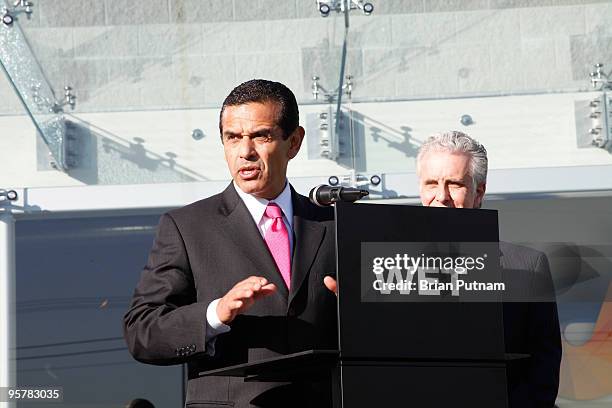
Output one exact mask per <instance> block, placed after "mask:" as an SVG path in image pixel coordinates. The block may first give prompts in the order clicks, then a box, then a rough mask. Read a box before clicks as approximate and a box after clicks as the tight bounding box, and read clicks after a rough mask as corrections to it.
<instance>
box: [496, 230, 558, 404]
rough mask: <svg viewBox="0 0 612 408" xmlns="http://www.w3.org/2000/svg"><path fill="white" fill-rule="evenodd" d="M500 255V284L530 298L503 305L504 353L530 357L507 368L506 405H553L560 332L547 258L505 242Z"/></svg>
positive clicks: (525, 297) (555, 395) (556, 383)
mask: <svg viewBox="0 0 612 408" xmlns="http://www.w3.org/2000/svg"><path fill="white" fill-rule="evenodd" d="M500 251H501V256H500V263H501V266H502V273H503V276H504V281H506V282H507V283H510V284H511V285H514V287H515V288H519V289H520V290H524V293H522V294H521V293H517V292H516V291H514V292H513V295H514V296H522V297H524V299H525V300H530V301H525V302H516V301H512V302H505V303H504V305H503V311H504V340H505V346H506V352H507V353H521V354H530V355H531V358H529V359H527V360H523V361H520V360H519V361H518V362H515V363H511V365H510V367H509V368H508V370H507V375H508V398H509V406H510V407H521V408H523V407H553V406H554V403H555V398H556V397H557V392H558V390H559V367H560V364H561V334H560V330H559V318H558V315H557V306H556V303H555V302H554V297H553V296H554V293H553V283H552V279H551V276H550V270H549V267H548V259H547V258H546V256H545V255H544V254H543V253H542V252H539V251H535V250H533V249H529V248H525V247H521V246H518V245H512V244H508V243H505V242H500ZM536 292H537V293H536ZM543 296H549V297H548V298H544V299H543V298H542V297H543ZM547 300H548V301H547Z"/></svg>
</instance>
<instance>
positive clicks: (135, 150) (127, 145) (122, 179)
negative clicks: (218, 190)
mask: <svg viewBox="0 0 612 408" xmlns="http://www.w3.org/2000/svg"><path fill="white" fill-rule="evenodd" d="M66 139H67V140H66V151H67V157H68V159H67V161H68V164H69V166H70V169H69V170H68V171H67V173H68V175H69V176H70V177H72V178H75V179H77V180H79V181H81V182H83V183H85V184H88V185H91V184H97V185H105V184H106V185H108V184H113V185H117V184H147V183H177V182H189V181H205V180H207V178H206V177H204V176H203V175H201V174H199V173H197V172H194V171H192V170H190V169H188V168H186V167H184V166H181V165H179V164H178V163H177V157H178V155H177V154H176V153H174V152H165V153H164V155H163V156H162V155H159V154H157V153H154V152H152V151H150V150H147V148H146V140H145V139H144V138H142V137H134V138H133V140H132V141H129V140H125V139H123V138H121V137H119V136H117V135H115V134H112V133H110V132H107V131H105V130H103V129H100V128H97V127H95V126H94V125H92V124H90V123H87V122H84V121H75V120H74V119H73V120H69V121H67V122H66ZM39 147H40V144H39ZM39 163H40V161H39Z"/></svg>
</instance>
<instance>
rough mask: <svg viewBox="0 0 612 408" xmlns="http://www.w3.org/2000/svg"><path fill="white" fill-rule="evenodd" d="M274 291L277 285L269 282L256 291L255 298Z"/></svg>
mask: <svg viewBox="0 0 612 408" xmlns="http://www.w3.org/2000/svg"><path fill="white" fill-rule="evenodd" d="M274 292H276V285H275V284H273V283H268V284H267V285H265V286H262V287H261V289H260V290H259V291H258V292H257V293H255V299H259V298H262V297H264V296H268V295H271V294H272V293H274Z"/></svg>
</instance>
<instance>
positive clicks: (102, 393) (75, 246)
mask: <svg viewBox="0 0 612 408" xmlns="http://www.w3.org/2000/svg"><path fill="white" fill-rule="evenodd" d="M158 219H159V215H135V216H104V217H82V216H81V217H72V218H67V219H62V218H60V219H45V220H40V219H37V220H19V221H17V223H16V235H17V241H16V248H17V256H16V263H17V271H16V289H17V293H16V326H17V336H16V342H17V347H16V367H17V378H16V384H19V385H22V386H25V385H31V386H49V387H53V386H55V387H63V403H62V404H59V406H63V407H124V406H127V404H128V403H129V402H130V401H132V400H134V399H137V398H144V399H147V400H149V401H150V402H152V403H153V404H154V405H155V406H156V407H178V406H181V404H182V402H183V385H182V381H183V377H182V374H181V366H172V367H156V366H150V365H146V364H141V363H138V362H136V361H135V360H134V359H133V358H132V356H131V355H130V354H129V352H128V351H127V347H126V345H125V340H124V339H123V327H122V317H123V314H124V313H125V312H126V311H127V308H128V306H129V302H130V299H131V296H132V293H133V290H134V288H135V287H136V283H137V282H138V279H139V277H140V271H141V270H142V268H143V265H144V263H145V261H146V256H147V253H148V251H149V249H150V247H151V244H152V242H153V236H154V233H155V227H156V225H157V220H158ZM30 404H31V405H32V406H37V404H39V403H36V402H33V403H32V402H30ZM17 406H19V407H26V406H29V405H28V403H25V402H24V403H19V404H17Z"/></svg>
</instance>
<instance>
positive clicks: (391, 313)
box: [201, 203, 526, 408]
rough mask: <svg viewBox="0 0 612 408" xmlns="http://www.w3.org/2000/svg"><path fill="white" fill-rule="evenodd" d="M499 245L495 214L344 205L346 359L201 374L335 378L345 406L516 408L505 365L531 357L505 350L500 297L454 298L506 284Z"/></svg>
mask: <svg viewBox="0 0 612 408" xmlns="http://www.w3.org/2000/svg"><path fill="white" fill-rule="evenodd" d="M498 241H499V234H498V224H497V212H496V211H493V210H470V209H461V210H454V209H442V208H430V207H413V206H399V205H376V204H346V203H338V204H336V250H337V280H338V340H339V341H338V343H339V350H308V351H304V352H301V353H295V354H290V355H285V356H281V357H277V358H272V359H268V360H263V361H257V362H251V363H247V364H241V365H236V366H232V367H225V368H221V369H216V370H211V371H206V372H203V373H201V375H226V376H238V377H244V380H245V381H294V382H299V381H310V380H312V379H317V380H321V379H327V380H328V381H330V382H331V387H332V395H333V402H332V404H333V406H334V407H338V408H340V407H343V408H354V407H373V406H381V407H403V406H411V407H446V406H449V407H450V406H457V407H472V408H478V407H483V408H484V407H486V408H492V407H507V391H506V365H507V364H508V363H509V362H510V361H511V360H516V359H521V358H525V357H526V356H525V355H510V354H506V353H504V333H503V316H502V303H501V301H500V299H501V295H500V294H498V293H496V292H495V290H491V291H487V290H483V291H481V292H477V291H470V292H469V293H468V292H467V291H460V290H457V291H454V290H452V289H448V288H454V287H455V286H456V283H457V282H458V280H459V279H461V280H464V279H467V277H470V279H472V280H474V279H476V280H478V281H480V283H487V282H488V283H491V282H497V281H500V275H501V272H500V268H499V249H498ZM437 260H440V265H442V261H444V262H447V264H444V267H443V268H439V269H440V270H439V271H438V272H439V273H441V271H444V273H442V274H441V275H439V276H440V279H437V278H436V279H434V278H431V277H427V276H431V275H427V274H426V273H425V272H427V271H428V270H429V269H428V268H425V267H424V265H425V264H426V263H427V262H430V261H432V263H433V264H435V262H436V261H437ZM472 261H473V262H472ZM451 264H452V265H451ZM459 264H461V266H458V265H459ZM418 265H421V267H419V266H418ZM449 265H450V266H452V267H453V268H449V267H448V266H449ZM480 266H482V268H480V269H479V267H480ZM470 268H471V269H470ZM434 269H435V268H434ZM381 270H383V271H382V272H381ZM456 271H459V274H457V273H456ZM420 281H424V282H429V283H432V282H433V283H436V282H439V283H444V284H447V286H445V289H440V290H438V289H435V288H434V289H432V288H431V287H429V286H428V287H426V288H425V287H423V288H421V287H420ZM410 282H416V285H414V286H410V285H409V284H410ZM398 284H401V285H404V286H398ZM453 285H455V286H453ZM398 288H400V289H398ZM401 288H403V289H401ZM483 296H484V297H483ZM481 297H482V298H481Z"/></svg>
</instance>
